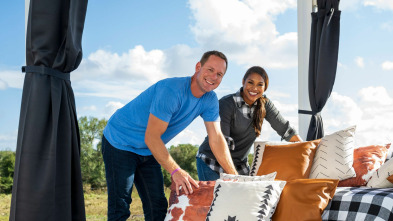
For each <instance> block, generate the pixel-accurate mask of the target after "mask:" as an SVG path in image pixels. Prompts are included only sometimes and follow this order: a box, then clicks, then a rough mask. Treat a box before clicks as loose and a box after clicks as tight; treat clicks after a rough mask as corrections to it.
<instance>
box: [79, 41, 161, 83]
mask: <svg viewBox="0 0 393 221" xmlns="http://www.w3.org/2000/svg"><path fill="white" fill-rule="evenodd" d="M165 60H166V58H165V54H164V52H163V51H161V50H151V51H145V49H144V48H143V47H142V46H140V45H138V46H135V48H133V49H130V50H129V51H128V52H127V53H123V54H121V55H119V54H117V53H111V52H108V51H105V50H102V49H99V50H97V51H96V52H94V53H92V54H90V55H89V56H88V57H87V59H83V61H82V63H81V65H80V67H79V68H78V69H77V70H76V71H75V72H74V73H73V79H75V80H79V79H92V78H94V79H96V80H101V81H108V80H110V81H113V80H115V81H124V80H126V81H131V80H132V81H134V82H135V81H136V82H138V81H141V80H142V81H148V82H150V83H153V82H156V81H158V80H160V79H162V78H165V77H166V76H167V75H166V74H164V72H163V66H164V63H165Z"/></svg>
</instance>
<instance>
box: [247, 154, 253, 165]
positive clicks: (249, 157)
mask: <svg viewBox="0 0 393 221" xmlns="http://www.w3.org/2000/svg"><path fill="white" fill-rule="evenodd" d="M253 159H254V154H252V153H249V154H248V165H250V166H251V164H252V160H253Z"/></svg>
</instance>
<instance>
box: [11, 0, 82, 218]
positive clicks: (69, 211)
mask: <svg viewBox="0 0 393 221" xmlns="http://www.w3.org/2000/svg"><path fill="white" fill-rule="evenodd" d="M86 9H87V0H68V1H63V0H31V1H30V7H29V16H28V25H27V37H26V64H27V66H26V67H23V71H24V72H26V74H25V81H24V85H23V94H22V104H21V111H20V119H19V130H18V140H17V148H16V160H15V173H14V184H13V189H12V200H11V212H10V220H56V221H58V220H67V221H69V220H86V218H85V207H84V198H83V188H82V178H81V170H80V161H79V154H80V140H79V129H78V122H77V116H76V109H75V100H74V94H73V91H72V88H71V82H70V72H72V71H73V70H75V69H76V68H77V67H78V66H79V64H80V62H81V60H82V46H81V41H82V32H83V28H84V22H85V15H86Z"/></svg>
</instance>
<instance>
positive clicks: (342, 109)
mask: <svg viewBox="0 0 393 221" xmlns="http://www.w3.org/2000/svg"><path fill="white" fill-rule="evenodd" d="M296 4H297V1H294V0H283V1H273V0H244V1H238V0H214V1H212V0H188V1H184V0H170V1H168V0H161V1H158V0H151V1H135V0H131V1H130V0H128V1H126V0H119V1H116V3H113V2H109V1H101V0H94V1H89V4H88V10H87V15H86V22H85V29H84V34H83V42H82V43H83V50H84V55H83V61H82V63H81V65H80V67H79V68H78V69H77V70H76V71H74V72H73V73H71V81H72V86H73V89H74V93H75V95H76V104H77V113H78V116H79V117H80V116H94V117H98V118H109V117H110V116H111V114H112V113H113V112H114V111H115V110H116V109H117V108H119V107H121V106H122V105H124V104H126V103H127V102H128V101H130V100H131V99H133V98H134V97H135V96H137V95H138V94H139V93H140V92H141V91H143V90H144V89H146V88H147V87H148V86H149V85H151V84H153V83H154V82H156V81H158V80H160V79H163V78H166V77H173V76H187V75H192V74H193V73H194V67H195V64H196V62H197V61H198V60H199V58H200V56H201V55H202V53H203V52H204V51H206V50H212V49H216V50H220V51H222V52H224V53H225V54H226V55H227V57H228V59H229V66H228V70H227V73H226V76H225V77H224V80H223V82H222V84H221V85H220V87H219V88H218V89H217V90H216V92H217V95H218V97H222V96H224V95H226V94H228V93H233V92H236V91H237V90H238V88H239V87H240V86H241V79H242V77H243V74H244V73H245V71H246V70H247V68H249V67H250V66H253V65H259V66H262V67H264V68H265V69H266V70H267V72H268V74H269V77H270V85H269V89H268V91H266V94H267V96H268V97H269V98H270V99H272V100H273V102H274V103H275V104H276V106H277V107H278V108H279V110H280V111H281V113H282V114H283V116H284V117H285V118H287V119H288V120H289V121H290V122H291V124H292V125H294V126H295V127H298V117H297V109H298V106H297V102H298V83H297V74H298V69H297V8H296ZM2 6H3V7H0V27H1V29H2V30H3V31H2V32H0V101H1V105H0V150H1V149H11V150H14V149H15V146H16V138H17V130H18V121H19V111H20V102H21V94H22V86H23V77H24V75H23V73H21V72H20V67H21V66H23V65H24V64H25V54H24V53H25V32H24V28H25V14H24V13H25V8H24V2H23V1H7V2H3V3H2ZM340 9H341V10H342V14H341V35H340V48H339V59H338V60H339V64H338V70H337V77H336V83H335V85H334V88H333V93H332V95H331V98H330V99H329V101H328V103H327V105H326V107H325V109H324V111H323V112H322V117H323V119H324V125H325V132H326V133H327V134H328V133H332V132H334V131H337V130H340V129H344V128H346V127H349V126H351V125H354V124H356V125H357V126H358V127H357V133H356V134H357V136H356V141H357V144H358V145H359V146H361V145H367V144H377V143H386V142H390V141H391V140H393V134H392V132H393V87H392V86H391V82H392V80H393V76H392V75H393V53H392V51H393V42H392V40H391V39H393V2H392V1H389V0H346V1H341V5H340ZM205 135H206V132H205V130H204V126H203V123H202V120H201V119H196V120H195V122H194V123H193V124H192V125H190V126H189V127H188V128H187V129H186V130H185V131H184V132H182V133H181V134H179V135H178V136H177V137H176V138H174V140H172V141H171V142H170V143H169V144H168V146H169V145H172V144H178V143H192V144H198V145H199V144H200V143H201V142H202V140H203V138H204V136H205ZM259 139H263V140H279V139H280V138H279V136H278V135H277V134H275V132H274V131H272V129H271V128H270V125H269V124H268V123H266V124H265V125H264V126H263V133H262V136H261V137H260V138H259Z"/></svg>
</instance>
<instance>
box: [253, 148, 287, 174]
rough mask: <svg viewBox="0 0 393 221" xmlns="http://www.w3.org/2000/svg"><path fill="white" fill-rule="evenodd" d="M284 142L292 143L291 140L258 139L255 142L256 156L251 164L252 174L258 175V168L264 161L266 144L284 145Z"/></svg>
mask: <svg viewBox="0 0 393 221" xmlns="http://www.w3.org/2000/svg"><path fill="white" fill-rule="evenodd" d="M284 144H290V142H286V141H283V142H272V141H256V142H254V158H253V160H252V163H251V166H250V176H255V175H257V172H258V169H259V167H260V166H261V163H262V156H263V152H264V151H265V145H270V146H274V145H284Z"/></svg>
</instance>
